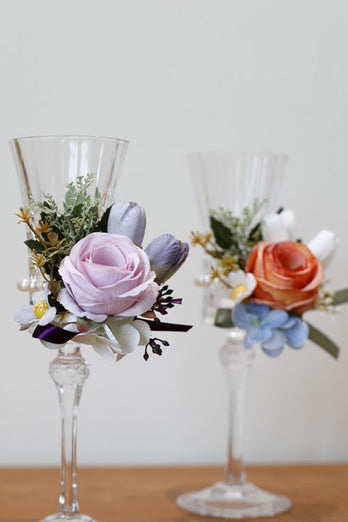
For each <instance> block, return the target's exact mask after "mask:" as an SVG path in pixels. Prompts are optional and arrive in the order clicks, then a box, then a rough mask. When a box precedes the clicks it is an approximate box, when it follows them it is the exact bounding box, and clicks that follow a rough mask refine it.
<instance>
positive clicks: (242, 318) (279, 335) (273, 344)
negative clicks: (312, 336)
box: [233, 303, 308, 357]
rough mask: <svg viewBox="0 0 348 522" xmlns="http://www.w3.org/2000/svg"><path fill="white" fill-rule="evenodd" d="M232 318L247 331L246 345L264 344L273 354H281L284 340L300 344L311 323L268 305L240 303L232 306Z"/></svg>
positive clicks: (267, 351) (296, 345) (289, 343)
mask: <svg viewBox="0 0 348 522" xmlns="http://www.w3.org/2000/svg"><path fill="white" fill-rule="evenodd" d="M233 322H234V324H235V325H236V326H238V327H239V328H242V329H243V330H245V331H246V335H245V339H244V346H245V347H246V348H251V347H252V346H253V345H254V344H256V343H258V344H261V347H262V350H263V351H264V352H265V353H266V354H267V355H269V356H270V357H277V356H278V355H280V354H281V352H282V351H283V349H284V345H285V344H288V345H289V346H291V347H292V348H301V347H302V346H303V343H304V342H305V340H306V339H307V337H308V325H307V324H306V323H305V322H304V321H301V319H300V318H298V317H294V316H289V314H288V313H287V312H285V310H278V309H275V310H272V309H270V308H269V307H268V306H267V305H262V304H256V303H239V304H237V305H236V306H235V307H234V309H233Z"/></svg>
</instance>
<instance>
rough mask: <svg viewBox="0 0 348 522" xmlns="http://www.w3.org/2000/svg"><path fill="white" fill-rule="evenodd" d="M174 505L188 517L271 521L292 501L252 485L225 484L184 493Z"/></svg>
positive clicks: (220, 483) (287, 507)
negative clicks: (258, 518)
mask: <svg viewBox="0 0 348 522" xmlns="http://www.w3.org/2000/svg"><path fill="white" fill-rule="evenodd" d="M177 504H178V506H179V507H181V508H182V509H185V510H186V511H190V512H191V513H196V514H198V515H204V516H211V517H221V518H254V517H271V516H273V515H277V514H278V513H283V511H287V510H288V509H290V508H291V506H292V502H291V500H290V499H288V498H287V497H285V496H284V495H278V494H276V493H269V492H268V491H264V490H263V489H260V488H258V487H256V486H254V485H253V484H249V483H247V484H243V485H230V484H226V483H224V482H217V483H216V484H214V485H213V486H211V487H210V488H206V489H202V490H200V491H191V492H188V493H184V494H183V495H180V496H179V497H178V498H177Z"/></svg>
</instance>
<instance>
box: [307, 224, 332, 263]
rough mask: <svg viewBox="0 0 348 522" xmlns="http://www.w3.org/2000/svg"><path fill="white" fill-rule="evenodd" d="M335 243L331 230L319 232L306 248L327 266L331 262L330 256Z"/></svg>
mask: <svg viewBox="0 0 348 522" xmlns="http://www.w3.org/2000/svg"><path fill="white" fill-rule="evenodd" d="M336 243H337V238H336V234H335V233H334V232H331V230H321V231H320V232H319V233H318V234H317V235H316V236H314V238H313V239H312V240H311V241H310V242H309V243H308V245H307V246H308V248H309V250H310V251H311V252H312V254H313V255H314V256H315V257H316V258H317V259H319V261H321V262H324V261H325V264H326V265H327V264H328V262H329V261H330V260H331V254H332V253H333V252H334V250H335V247H336Z"/></svg>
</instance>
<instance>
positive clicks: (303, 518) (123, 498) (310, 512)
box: [0, 465, 348, 522]
mask: <svg viewBox="0 0 348 522" xmlns="http://www.w3.org/2000/svg"><path fill="white" fill-rule="evenodd" d="M247 471H248V477H249V479H250V481H252V482H254V483H256V484H257V485H258V486H260V487H263V488H265V489H269V490H272V491H278V492H281V493H284V494H286V495H288V496H289V497H290V498H291V499H292V501H293V503H294V507H293V508H292V509H291V511H289V512H287V513H284V514H282V515H278V516H277V517H275V518H274V520H279V522H295V521H296V522H348V465H329V466H326V465H325V466H323V465H310V466H308V465H306V466H250V467H248V469H247ZM221 474H222V470H221V468H216V467H202V468H200V467H177V468H175V467H174V468H102V469H101V468H90V469H86V468H85V469H83V468H81V469H80V470H79V477H78V479H79V500H80V506H81V508H82V512H83V513H86V514H88V515H91V516H93V517H94V518H95V519H96V520H97V521H98V522H118V521H119V522H135V521H136V522H200V521H202V520H207V518H206V517H199V516H195V515H191V514H189V513H185V512H184V511H181V509H179V508H178V507H177V506H176V504H175V499H176V497H177V496H178V495H179V494H180V493H183V492H185V491H188V490H192V489H200V488H202V487H205V486H207V485H210V484H212V483H213V482H214V481H217V480H219V479H220V478H221ZM58 483H59V472H58V470H56V469H18V468H17V469H0V522H37V521H38V520H40V519H41V518H42V517H43V516H46V515H48V514H50V513H53V512H55V511H56V507H57V495H58ZM209 520H211V521H213V520H221V519H209ZM253 520H255V521H256V520H259V521H261V520H262V521H265V520H266V519H264V518H263V519H253ZM267 520H270V519H267Z"/></svg>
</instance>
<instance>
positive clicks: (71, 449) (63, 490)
mask: <svg viewBox="0 0 348 522" xmlns="http://www.w3.org/2000/svg"><path fill="white" fill-rule="evenodd" d="M50 375H51V377H52V379H53V380H54V382H55V385H56V388H57V392H58V397H59V403H60V410H61V428H62V431H61V437H62V440H61V446H62V448H61V458H62V461H61V471H60V495H59V513H61V514H62V515H70V514H72V513H74V514H77V513H79V503H78V500H77V479H76V435H77V419H78V408H79V402H80V397H81V393H82V387H83V383H84V382H85V380H86V379H87V377H88V375H89V365H88V363H87V361H85V359H83V357H82V356H81V353H80V349H79V347H78V346H77V345H75V344H73V343H68V344H67V345H65V346H64V348H62V349H60V350H59V352H58V356H57V357H56V358H55V359H54V360H53V361H52V362H51V363H50Z"/></svg>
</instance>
